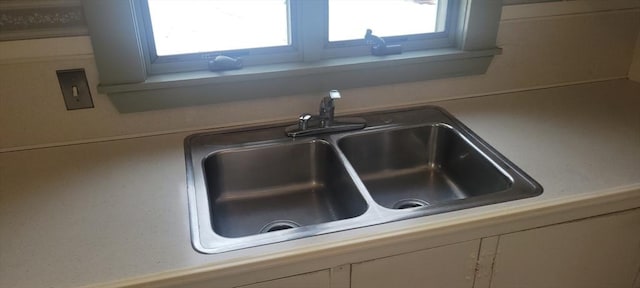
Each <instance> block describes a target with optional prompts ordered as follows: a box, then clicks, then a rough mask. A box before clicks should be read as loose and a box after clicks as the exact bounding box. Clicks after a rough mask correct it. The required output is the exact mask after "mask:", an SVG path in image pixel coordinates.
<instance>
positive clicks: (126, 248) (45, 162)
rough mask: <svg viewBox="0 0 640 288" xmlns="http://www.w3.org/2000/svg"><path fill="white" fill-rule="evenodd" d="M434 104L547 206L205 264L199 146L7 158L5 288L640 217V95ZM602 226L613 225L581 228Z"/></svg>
mask: <svg viewBox="0 0 640 288" xmlns="http://www.w3.org/2000/svg"><path fill="white" fill-rule="evenodd" d="M435 104H436V105H440V106H442V107H444V108H445V109H446V110H448V111H449V112H450V113H451V114H453V115H454V116H455V117H457V118H458V119H459V120H461V121H462V122H463V123H464V124H465V125H467V126H468V127H469V128H471V129H472V130H473V131H474V132H475V133H476V134H478V135H479V136H480V137H481V138H483V139H484V140H485V141H487V142H488V143H489V144H491V145H492V146H493V147H494V148H496V149H497V150H498V151H500V152H501V153H502V154H503V155H505V156H506V157H507V158H508V159H510V160H511V161H512V162H514V163H515V164H516V165H517V166H519V167H520V168H521V169H522V170H524V171H525V172H526V173H528V174H529V175H530V176H531V177H532V178H534V179H535V180H537V181H538V182H539V183H540V184H541V185H542V186H543V187H544V193H543V194H542V195H541V196H539V197H535V198H529V199H524V200H518V201H513V202H508V203H502V204H496V205H490V206H483V207H477V208H472V209H468V210H465V211H463V212H460V211H457V212H450V213H444V214H439V215H433V216H428V217H423V218H419V219H411V220H406V221H400V222H396V223H390V224H384V225H378V226H375V227H368V228H363V229H356V230H353V231H346V232H339V233H333V234H331V235H323V236H319V238H317V237H314V238H316V239H313V240H310V239H308V238H307V239H301V240H296V241H290V242H291V243H286V244H282V243H281V244H275V245H268V246H264V247H259V248H252V249H246V250H243V251H236V252H228V253H222V254H216V255H203V254H200V253H198V252H196V251H195V250H194V249H193V248H192V247H191V239H190V233H189V223H188V221H189V220H188V205H187V192H186V182H185V181H186V180H185V164H184V150H183V143H182V141H183V139H184V137H185V136H187V135H188V134H191V133H182V134H171V135H163V136H153V137H144V138H136V139H128V140H118V141H109V142H100V143H89V144H81V145H72V146H64V147H53V148H44V149H35V150H26V151H16V152H7V153H0V287H76V286H86V285H96V284H99V283H107V282H114V281H123V280H124V279H134V278H139V277H144V276H147V275H156V276H157V275H164V276H167V277H168V276H170V275H183V274H189V273H195V272H194V271H200V272H202V271H216V270H223V269H231V268H233V267H236V268H237V267H250V266H251V265H254V264H255V263H256V262H259V261H262V262H263V263H264V261H265V259H279V260H281V261H285V262H286V259H288V258H291V257H293V258H295V255H300V254H303V252H304V253H306V254H308V255H312V254H313V253H315V252H323V251H324V252H327V249H329V247H343V248H344V249H346V248H348V247H351V246H349V245H354V243H355V244H357V243H360V244H362V243H364V242H367V241H368V242H371V243H373V242H375V241H385V240H384V239H386V238H389V237H391V236H393V235H395V236H398V235H400V236H402V235H403V234H402V233H405V232H398V231H400V230H398V229H399V227H410V228H411V229H408V230H407V229H405V230H404V231H408V232H406V233H410V232H411V233H414V232H416V231H420V233H423V234H424V233H426V234H424V235H428V233H429V231H431V230H430V229H432V230H433V231H435V230H436V228H438V227H440V228H442V227H446V225H450V224H451V225H453V224H456V225H463V224H465V223H466V224H470V223H475V222H474V221H476V220H478V219H493V220H491V221H494V220H495V221H502V220H500V219H505V218H507V216H510V215H511V216H513V215H516V214H517V215H520V214H522V213H529V212H531V213H533V212H534V211H539V210H540V209H543V208H545V207H552V206H554V205H555V206H557V205H558V204H559V203H560V204H563V203H564V204H563V205H569V204H570V203H573V202H575V201H582V200H584V199H592V201H609V200H611V199H614V198H615V197H618V198H616V199H619V200H621V201H622V202H625V204H620V205H622V206H620V205H619V206H618V207H620V208H624V209H629V208H633V207H640V200H639V199H640V197H638V196H640V84H638V83H635V82H630V81H626V80H615V81H608V82H599V83H591V84H584V85H576V86H567V87H560V88H552V89H543V90H535V91H527V92H518V93H510V94H502V95H494V96H487V97H477V98H469V99H463V100H455V101H446V102H439V103H435ZM634 195H638V196H634ZM607 199H609V200H607ZM625 205H626V206H625ZM611 209H614V208H611ZM602 212H611V211H604V210H603V211H592V212H585V213H587V214H582V215H583V216H584V215H588V213H593V214H594V215H595V214H597V213H602ZM568 217H569V216H568ZM576 217H577V216H576ZM561 220H562V219H558V221H561ZM470 227H471V226H470ZM387 232H388V233H387ZM385 237H386V238H385ZM319 241H325V242H319ZM281 251H285V252H286V253H280V252H281ZM293 258H292V259H293ZM230 267H231V268H230ZM247 269H248V268H247ZM164 276H163V277H164ZM140 281H142V280H140ZM120 283H126V282H120Z"/></svg>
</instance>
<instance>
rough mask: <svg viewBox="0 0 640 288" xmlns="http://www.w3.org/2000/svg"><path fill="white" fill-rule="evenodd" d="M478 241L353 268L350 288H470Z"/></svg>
mask: <svg viewBox="0 0 640 288" xmlns="http://www.w3.org/2000/svg"><path fill="white" fill-rule="evenodd" d="M479 246H480V240H474V241H469V242H463V243H458V244H453V245H448V246H442V247H438V248H433V249H427V250H421V251H416V252H412V253H407V254H402V255H395V256H391V257H387V258H381V259H376V260H372V261H367V262H362V263H358V264H353V265H352V266H351V288H377V287H379V288H389V287H402V288H411V287H416V288H417V287H419V288H429V287H434V288H441V287H446V288H471V287H472V286H473V279H474V274H475V267H476V261H477V257H478V249H479Z"/></svg>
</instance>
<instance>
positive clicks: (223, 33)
mask: <svg viewBox="0 0 640 288" xmlns="http://www.w3.org/2000/svg"><path fill="white" fill-rule="evenodd" d="M148 3H149V13H150V15H151V25H152V26H153V34H154V42H155V46H156V53H157V54H158V56H167V55H178V54H187V53H199V52H212V51H225V50H236V49H249V48H259V47H274V46H286V45H289V43H290V40H289V27H288V23H289V21H288V17H289V16H288V7H287V5H288V1H287V0H226V1H224V0H208V1H207V0H148Z"/></svg>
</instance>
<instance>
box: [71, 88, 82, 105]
mask: <svg viewBox="0 0 640 288" xmlns="http://www.w3.org/2000/svg"><path fill="white" fill-rule="evenodd" d="M71 95H73V97H74V98H76V101H80V99H78V97H79V96H80V93H79V92H78V86H72V87H71Z"/></svg>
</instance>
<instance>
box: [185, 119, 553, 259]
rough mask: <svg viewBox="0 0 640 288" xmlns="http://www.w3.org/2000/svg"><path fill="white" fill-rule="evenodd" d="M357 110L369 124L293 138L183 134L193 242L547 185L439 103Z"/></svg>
mask: <svg viewBox="0 0 640 288" xmlns="http://www.w3.org/2000/svg"><path fill="white" fill-rule="evenodd" d="M358 116H360V117H362V118H364V119H365V120H366V121H367V128H365V129H363V130H357V131H349V132H339V133H334V134H321V135H316V136H312V137H311V136H309V137H300V138H289V137H286V136H285V134H284V127H285V126H286V125H283V126H271V127H255V128H254V129H250V130H242V131H227V132H224V133H203V134H196V135H192V136H190V137H188V138H187V139H185V153H186V167H187V183H188V187H187V188H188V193H189V207H190V209H189V211H190V220H191V228H192V229H191V233H192V240H193V241H192V243H193V245H194V247H195V248H196V250H198V251H200V252H202V253H219V252H225V251H230V250H237V249H243V248H247V247H253V246H258V245H266V244H271V243H276V242H282V241H287V240H292V239H297V238H302V237H312V236H314V235H319V234H325V233H333V232H337V231H343V230H348V229H356V228H360V227H365V226H370V225H377V224H381V223H386V222H391V221H398V220H403V219H409V218H415V217H424V216H427V215H431V214H435V213H443V212H447V211H453V210H460V209H466V208H471V207H475V206H480V205H488V204H493V203H499V202H505V201H511V200H516V199H521V198H526V197H533V196H536V195H539V194H540V193H542V187H540V185H539V184H537V183H536V182H535V181H534V180H533V179H531V178H530V177H529V176H527V175H526V174H525V173H524V172H522V171H521V170H520V169H518V168H517V167H516V166H515V165H514V164H512V163H511V162H510V161H508V160H507V159H506V158H504V157H503V156H502V155H500V154H499V153H498V152H497V151H495V149H493V148H491V147H490V146H489V145H488V144H487V143H485V142H484V141H483V140H481V139H480V138H479V137H478V136H477V135H475V134H474V133H473V132H472V131H470V130H469V129H468V128H467V127H466V126H464V125H463V124H462V123H460V122H459V121H458V120H456V119H455V118H454V117H453V116H451V115H449V114H448V113H447V112H445V111H443V110H442V109H440V108H437V107H432V106H429V107H421V108H417V109H412V110H403V111H390V112H380V113H370V114H365V115H358Z"/></svg>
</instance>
